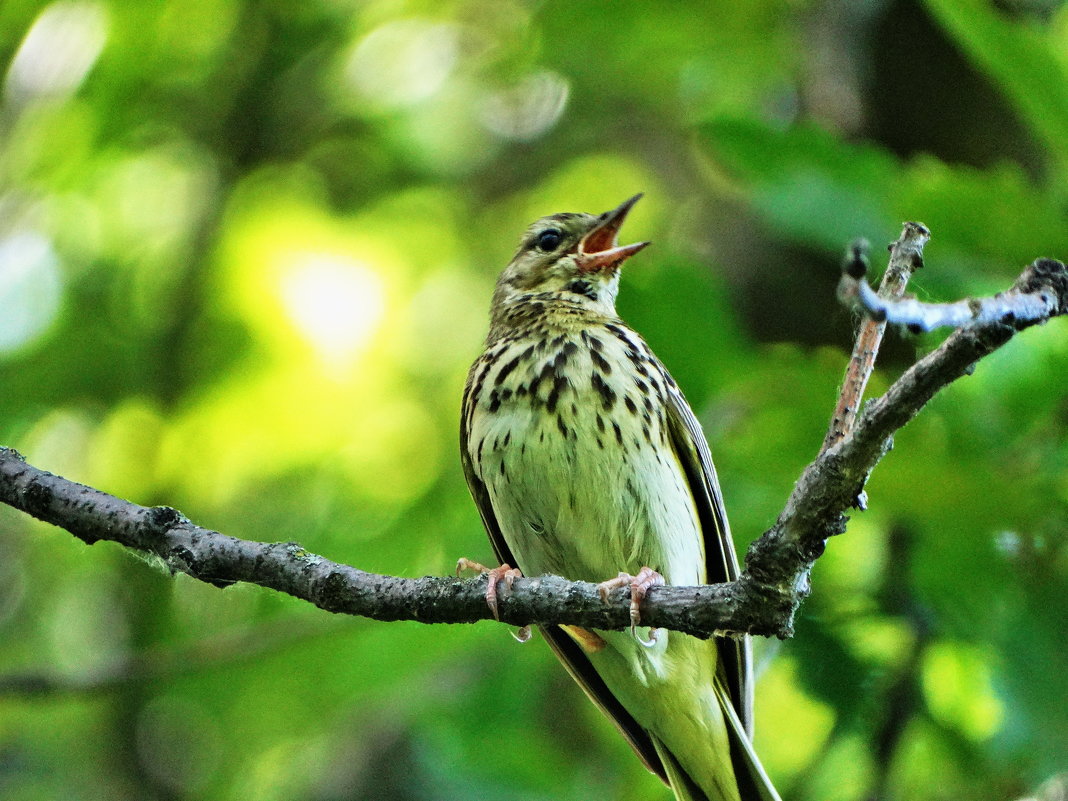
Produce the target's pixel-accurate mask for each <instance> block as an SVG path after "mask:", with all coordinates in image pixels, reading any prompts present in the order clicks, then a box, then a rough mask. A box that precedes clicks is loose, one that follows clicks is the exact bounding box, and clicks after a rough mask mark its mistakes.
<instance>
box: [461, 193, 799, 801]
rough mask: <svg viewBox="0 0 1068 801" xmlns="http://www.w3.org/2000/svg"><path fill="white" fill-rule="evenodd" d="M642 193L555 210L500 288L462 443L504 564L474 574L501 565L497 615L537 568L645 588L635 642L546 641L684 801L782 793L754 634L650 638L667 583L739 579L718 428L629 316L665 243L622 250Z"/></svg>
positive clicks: (748, 799) (554, 633) (493, 580)
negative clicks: (639, 257)
mask: <svg viewBox="0 0 1068 801" xmlns="http://www.w3.org/2000/svg"><path fill="white" fill-rule="evenodd" d="M641 197H642V195H640V194H638V195H635V196H634V197H632V198H630V199H629V200H627V201H625V202H624V203H622V204H620V205H619V206H618V207H616V208H614V209H612V210H611V211H607V212H604V213H603V214H600V215H593V214H584V213H561V214H552V215H549V216H546V217H542V218H541V219H539V220H537V221H536V222H534V223H533V224H531V225H530V226H529V227H528V228H527V229H526V232H525V233H524V235H523V237H522V239H521V242H520V245H519V248H518V250H517V251H516V253H515V256H514V257H513V258H512V260H511V262H510V263H509V264H508V266H507V267H506V268H505V269H504V271H503V272H502V273H501V274H500V277H499V278H498V280H497V283H496V287H495V289H494V292H493V298H492V302H491V307H490V324H489V332H488V335H487V337H486V342H485V349H484V351H483V352H482V354H481V355H480V356H479V357H478V358H477V359H476V360H475V362H474V364H473V365H472V366H471V369H470V371H469V373H468V377H467V381H466V384H465V388H464V395H463V401H462V412H461V421H460V446H461V447H460V451H461V461H462V463H463V468H464V474H465V476H466V478H467V482H468V486H469V488H470V490H471V494H472V497H473V498H474V500H475V504H476V506H477V507H478V510H479V513H480V515H481V518H482V522H483V524H484V526H485V528H486V531H487V533H488V535H489V539H490V543H491V545H492V548H493V551H494V554H495V556H496V558H497V560H498V564H499V567H496V568H487V567H484V566H483V565H482V564H480V563H478V562H473V561H470V560H467V559H461V560H459V563H458V570H459V569H460V568H463V567H474V568H476V569H480V570H483V571H485V572H488V573H490V585H489V590H488V591H487V600H488V601H489V603H490V605H491V607H492V608H493V610H494V614H495V615H496V592H497V589H498V588H499V582H500V581H504V582H510V581H511V580H512V579H513V578H514V577H516V576H519V575H527V576H534V575H544V574H553V575H560V576H564V577H566V578H569V579H571V580H576V581H578V580H581V581H592V582H598V583H599V584H600V586H601V591H602V596H604V597H608V596H609V593H610V591H611V590H613V589H615V588H617V587H620V586H623V587H627V588H629V591H630V600H631V621H632V627H631V629H632V630H631V631H630V632H628V631H599V630H598V631H594V630H589V629H582V628H578V627H573V626H543V627H541V631H542V634H543V636H544V638H545V639H546V640H547V641H548V643H549V645H550V646H551V647H552V649H553V651H554V652H555V653H556V655H557V657H559V659H560V661H561V662H562V663H563V664H564V666H565V667H566V668H567V670H568V671H569V672H570V674H571V676H572V677H573V678H574V679H575V680H576V681H577V682H578V684H579V685H580V686H581V687H582V689H583V690H584V691H585V693H586V694H587V695H588V696H589V698H590V699H591V700H592V701H593V702H594V703H595V704H596V705H597V706H598V707H600V709H601V710H602V711H603V712H604V713H605V714H606V715H607V716H608V717H609V719H610V720H611V721H612V722H613V723H614V724H615V726H616V727H617V728H618V730H619V731H620V732H621V733H622V735H623V736H624V737H625V738H626V739H627V741H628V742H629V743H630V745H631V746H632V747H633V749H634V751H635V752H636V753H637V755H638V756H639V758H641V760H642V761H643V762H644V763H645V765H646V766H647V767H648V768H649V769H650V770H651V771H652V772H653V773H655V774H656V775H657V776H659V777H660V778H661V779H662V780H663V781H664V782H665V783H667V784H668V786H669V787H670V788H671V790H672V791H673V792H674V794H675V798H676V799H677V800H678V801H777V799H779V796H778V794H777V793H776V791H775V789H774V787H773V786H772V784H771V782H770V780H769V779H768V777H767V774H766V772H765V771H764V768H763V767H762V765H761V763H760V760H759V758H758V757H757V755H756V753H755V751H754V750H753V746H752V741H751V735H752V703H753V676H752V660H751V655H750V643H749V640H748V637H746V636H742V637H733V638H728V637H723V638H715V639H712V640H701V639H698V638H694V637H690V636H688V635H685V634H681V633H678V632H672V631H665V630H649V631H648V632H647V633H646V634H642V633H641V632H640V630H639V629H636V627H637V626H638V625H639V624H640V604H641V600H642V599H643V598H644V596H645V594H646V592H647V591H648V589H649V588H651V587H652V586H655V585H657V584H660V583H668V584H673V585H683V586H693V585H697V584H704V583H715V582H725V581H732V580H734V579H736V578H737V577H738V574H739V568H738V562H737V557H736V555H735V551H734V545H733V542H732V539H731V533H730V529H729V526H728V523H727V516H726V512H725V508H724V503H723V497H722V493H721V491H720V486H719V481H718V478H717V476H716V470H715V467H714V466H713V463H712V458H711V455H710V452H709V448H708V444H707V442H706V440H705V437H704V434H703V432H702V430H701V426H700V424H699V423H698V422H697V418H696V417H695V416H694V413H693V411H692V410H691V409H690V406H689V404H688V403H687V402H686V399H685V397H684V396H683V394H682V391H681V390H680V389H679V387H678V385H677V384H676V382H675V380H674V379H673V378H672V377H671V374H670V373H669V372H668V371H667V369H666V368H665V367H664V365H663V364H662V363H661V362H660V360H659V359H658V358H657V357H656V356H655V355H654V353H653V352H652V350H651V349H650V348H649V346H648V345H647V344H646V342H645V340H644V339H643V338H642V337H641V336H640V335H639V334H638V333H637V332H636V331H635V330H634V329H632V328H631V327H629V326H628V325H627V324H626V323H624V322H623V321H622V320H621V319H620V317H619V316H618V314H617V313H616V308H615V301H616V297H617V294H618V291H619V279H620V272H621V270H620V268H621V265H622V264H623V263H624V262H625V261H626V260H627V259H629V258H631V257H632V256H634V255H635V254H636V253H638V252H639V251H641V250H643V249H644V248H645V247H646V246H647V245H649V244H650V243H649V242H637V243H634V244H628V245H620V244H619V243H618V233H619V231H620V228H621V226H622V224H623V221H624V220H625V219H626V217H627V214H628V212H629V211H630V210H631V208H633V206H634V204H635V203H637V202H638V200H639V199H640V198H641ZM612 577H614V578H612Z"/></svg>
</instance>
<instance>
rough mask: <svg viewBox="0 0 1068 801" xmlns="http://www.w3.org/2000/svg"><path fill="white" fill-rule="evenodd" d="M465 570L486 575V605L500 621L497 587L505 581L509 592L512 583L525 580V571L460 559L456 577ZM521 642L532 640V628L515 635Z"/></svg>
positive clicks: (508, 566)
mask: <svg viewBox="0 0 1068 801" xmlns="http://www.w3.org/2000/svg"><path fill="white" fill-rule="evenodd" d="M464 570H477V571H478V572H480V573H485V574H486V576H487V578H488V581H487V584H486V605H487V606H488V607H489V608H490V611H491V612H493V619H494V620H500V619H501V616H500V615H499V614H498V613H497V585H498V584H499V583H500V582H501V581H504V586H505V587H507V588H508V589H509V590H510V589H512V582H514V581H515V580H516V579H517V578H523V571H521V570H520V569H519V568H518V567H512V566H511V565H509V564H503V565H501V566H500V567H486V566H485V565H483V564H480V563H479V562H472V561H471V560H470V559H466V558H464V557H462V556H461V557H460V558H459V559H457V560H456V575H457V576H459V575H460V573H461V572H462V571H464ZM513 636H514V637H515V638H516V639H517V640H519V641H520V642H526V641H527V640H529V639H530V626H523V628H521V629H520V630H519V633H518V634H516V635H513Z"/></svg>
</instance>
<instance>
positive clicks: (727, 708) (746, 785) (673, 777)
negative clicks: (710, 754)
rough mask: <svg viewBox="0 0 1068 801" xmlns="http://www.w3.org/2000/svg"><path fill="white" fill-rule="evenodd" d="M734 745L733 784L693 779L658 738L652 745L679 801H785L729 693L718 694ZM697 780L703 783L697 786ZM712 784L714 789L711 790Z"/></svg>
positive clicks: (717, 778) (721, 778)
mask: <svg viewBox="0 0 1068 801" xmlns="http://www.w3.org/2000/svg"><path fill="white" fill-rule="evenodd" d="M716 696H717V697H718V698H719V700H720V706H721V708H722V710H723V718H724V721H725V722H726V724H727V733H728V735H729V738H730V745H731V764H732V765H733V766H734V777H733V780H731V779H729V777H726V776H713V777H694V776H691V775H690V774H689V773H687V772H686V770H684V769H683V767H682V766H681V765H680V764H679V762H678V760H677V759H675V756H674V755H673V754H672V753H671V752H670V751H669V750H668V749H667V748H666V747H665V746H664V744H663V743H661V742H660V741H659V740H658V739H656V738H655V737H654V738H653V745H654V746H655V747H656V752H657V754H658V755H659V756H660V759H661V761H662V762H663V763H664V770H665V772H666V773H667V777H668V781H669V782H670V784H671V790H672V792H674V793H675V799H676V801H782V799H781V798H779V794H778V792H777V791H776V790H775V787H774V786H773V785H772V783H771V779H769V778H768V774H767V773H765V772H764V766H763V765H761V764H760V759H759V757H757V755H756V751H754V750H753V744H752V742H751V741H750V740H749V735H748V734H746V731H745V727H744V726H743V725H742V721H741V720H740V719H739V718H738V713H737V711H736V710H735V708H734V705H733V704H732V703H731V702H730V699H729V698H728V696H727V694H726V693H721V692H717V693H716ZM698 779H701V783H700V784H698ZM710 782H711V786H710Z"/></svg>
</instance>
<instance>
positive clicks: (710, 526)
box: [661, 366, 753, 737]
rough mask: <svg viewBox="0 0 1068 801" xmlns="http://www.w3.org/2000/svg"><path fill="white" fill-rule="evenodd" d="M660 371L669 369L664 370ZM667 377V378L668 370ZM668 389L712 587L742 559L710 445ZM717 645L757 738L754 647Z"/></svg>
mask: <svg viewBox="0 0 1068 801" xmlns="http://www.w3.org/2000/svg"><path fill="white" fill-rule="evenodd" d="M661 369H662V370H663V369H664V368H663V367H662V366H661ZM664 374H665V375H667V371H666V370H664ZM667 389H668V391H667V409H668V430H669V431H670V433H671V440H672V444H673V445H674V447H675V453H676V454H677V455H678V457H679V461H680V462H681V463H682V468H683V470H684V471H685V472H686V478H687V480H688V481H689V484H690V491H691V492H692V493H693V498H694V503H695V504H696V506H697V514H698V517H699V518H700V521H701V531H702V533H703V534H704V538H705V562H706V570H707V575H706V579H705V580H706V581H707V582H708V583H709V584H717V583H720V582H726V581H734V580H735V579H737V578H738V572H739V569H738V557H737V555H736V554H735V551H734V540H733V538H732V537H731V529H730V524H729V523H728V522H727V511H726V507H725V506H724V503H723V492H722V491H721V490H720V488H719V478H718V477H717V476H716V467H715V465H714V464H712V454H711V452H710V451H709V449H708V441H707V440H706V439H705V435H704V432H703V431H702V429H701V424H700V423H698V422H697V418H696V417H694V414H693V411H692V410H691V409H690V405H689V404H688V403H687V402H686V398H684V397H683V395H682V392H681V390H679V389H678V387H677V386H676V385H675V383H674V382H671V383H669V385H668V388H667ZM717 644H718V646H719V656H720V667H721V670H723V679H724V683H725V684H726V687H727V689H728V691H729V693H730V698H731V701H732V702H733V703H734V708H735V710H736V711H737V713H738V718H739V720H741V722H742V725H743V727H744V729H745V731H746V733H747V734H748V735H749V736H750V737H752V734H753V666H752V657H751V653H752V645H751V643H750V642H749V638H748V637H740V638H721V639H719V640H718V642H717Z"/></svg>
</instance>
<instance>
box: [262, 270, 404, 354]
mask: <svg viewBox="0 0 1068 801" xmlns="http://www.w3.org/2000/svg"><path fill="white" fill-rule="evenodd" d="M294 256H295V258H294V259H293V261H292V262H291V263H290V264H289V265H288V266H287V267H285V268H283V269H282V271H281V275H280V291H281V293H282V298H281V299H282V306H283V308H284V310H285V313H286V315H287V316H288V317H289V319H290V321H291V322H292V323H293V325H294V326H295V327H296V330H297V332H298V333H299V334H300V335H301V336H302V337H303V338H304V339H305V340H306V341H307V342H308V343H309V344H310V345H311V346H312V347H313V348H314V349H315V351H316V353H317V354H318V355H319V356H320V357H321V358H323V360H324V361H327V362H332V363H337V362H342V363H343V362H346V361H349V360H350V359H351V358H352V357H353V356H354V355H355V354H356V353H357V352H358V351H359V349H360V347H361V346H362V345H363V344H364V343H365V342H366V341H367V340H368V338H369V337H370V336H371V334H372V333H373V331H374V330H375V327H376V326H377V324H378V322H379V320H381V318H382V314H383V312H384V310H385V303H386V298H385V288H384V287H383V285H382V280H381V279H380V278H379V277H378V275H377V274H376V273H375V272H374V271H373V270H371V269H369V268H367V267H365V266H364V265H362V264H360V263H359V262H357V261H355V260H353V259H351V258H347V257H345V256H341V255H336V254H330V253H298V254H294Z"/></svg>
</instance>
